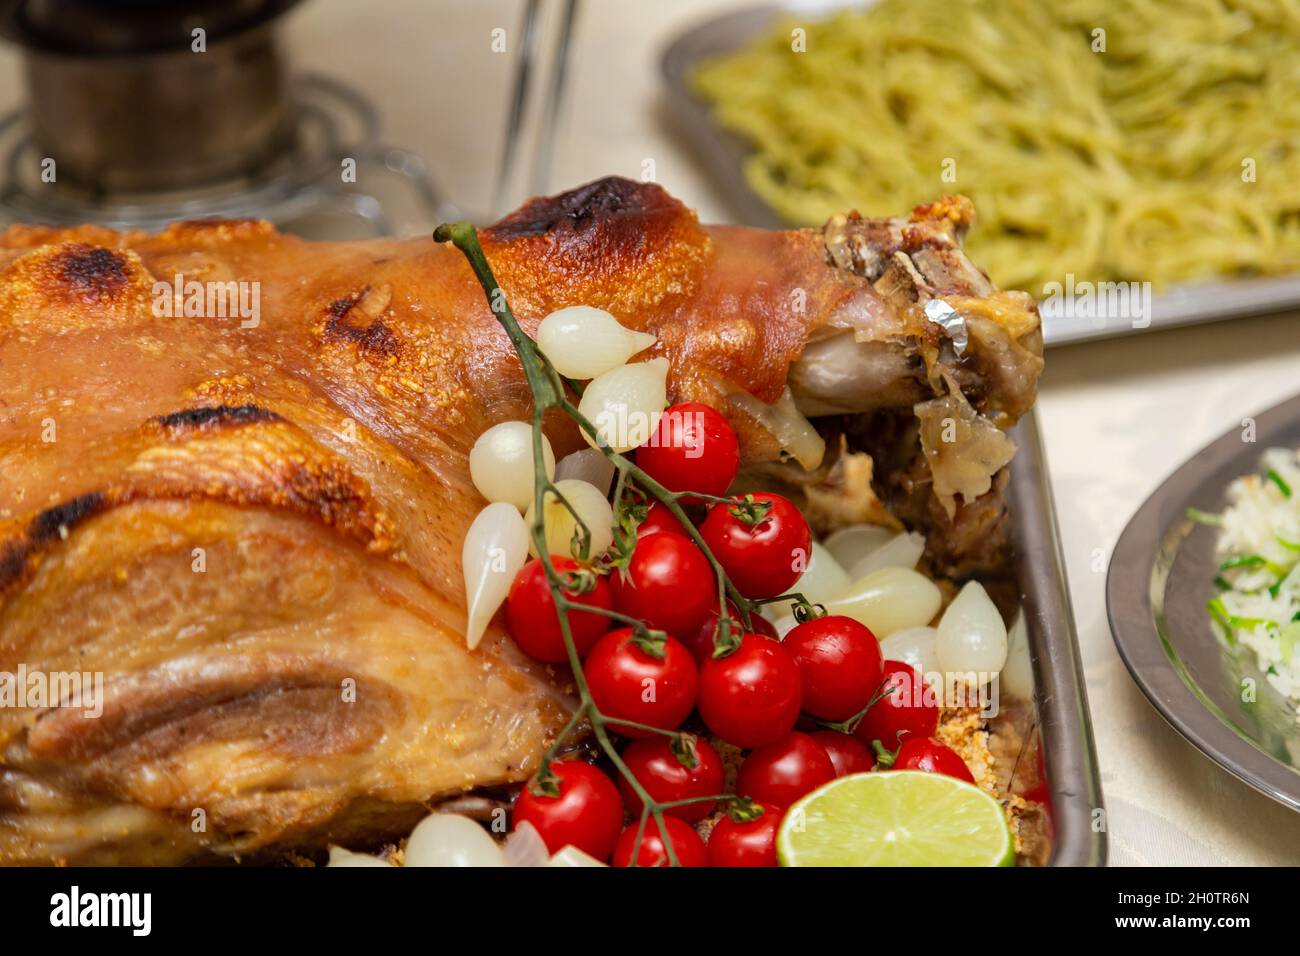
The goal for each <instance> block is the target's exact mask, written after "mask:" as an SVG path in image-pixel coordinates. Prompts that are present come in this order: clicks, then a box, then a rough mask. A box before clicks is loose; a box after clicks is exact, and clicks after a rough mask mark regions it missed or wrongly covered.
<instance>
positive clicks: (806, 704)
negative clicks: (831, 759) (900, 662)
mask: <svg viewBox="0 0 1300 956" xmlns="http://www.w3.org/2000/svg"><path fill="white" fill-rule="evenodd" d="M782 643H783V644H784V645H785V647H786V649H787V650H788V651H789V652H790V653H791V654H793V655H794V659H795V662H796V663H797V664H798V665H799V674H800V676H802V678H803V709H804V712H805V713H808V714H812V716H814V717H820V718H821V719H822V720H848V719H849V718H850V717H852V716H853V715H854V714H856V713H858V712H859V711H860V710H862V708H863V707H866V706H867V703H868V702H869V701H870V700H871V696H872V695H873V694H875V692H876V691H877V690H879V689H880V682H881V679H882V677H883V672H882V670H881V658H880V642H879V641H877V640H876V635H874V634H872V633H871V631H869V630H867V628H865V627H863V626H862V625H861V624H859V623H858V622H857V621H855V620H853V618H851V617H844V616H842V615H839V614H828V615H827V616H826V617H818V618H814V619H813V620H811V621H805V622H804V623H802V624H800V625H798V626H796V627H795V628H793V629H792V630H791V631H790V633H789V634H787V635H786V636H785V640H784V641H783V642H782Z"/></svg>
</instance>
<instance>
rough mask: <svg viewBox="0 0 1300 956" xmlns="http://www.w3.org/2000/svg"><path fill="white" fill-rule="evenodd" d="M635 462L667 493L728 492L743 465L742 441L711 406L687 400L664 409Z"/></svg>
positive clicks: (717, 493)
mask: <svg viewBox="0 0 1300 956" xmlns="http://www.w3.org/2000/svg"><path fill="white" fill-rule="evenodd" d="M636 463H637V464H638V465H640V466H641V468H642V469H643V470H644V471H645V473H646V474H648V475H649V476H650V477H651V478H653V479H655V481H657V482H659V484H661V485H663V486H664V487H665V488H667V489H668V490H669V491H698V492H700V493H701V494H706V495H724V494H726V493H727V489H728V488H729V487H730V486H731V482H732V481H733V480H734V479H735V477H736V471H737V470H738V469H739V468H740V443H739V442H738V441H737V440H736V433H735V432H734V431H732V430H731V426H730V425H728V424H727V420H726V419H725V418H723V417H722V416H721V415H719V414H718V413H717V412H716V411H714V410H713V409H712V408H710V407H709V406H708V405H702V404H700V403H699V402H683V403H681V404H680V405H673V406H671V407H669V408H668V410H667V411H665V412H664V413H663V415H662V416H661V417H660V419H659V427H658V428H657V429H656V430H655V433H654V435H653V436H651V438H650V441H649V442H647V443H646V444H644V445H642V446H641V447H640V448H638V449H637V452H636ZM688 500H689V499H688Z"/></svg>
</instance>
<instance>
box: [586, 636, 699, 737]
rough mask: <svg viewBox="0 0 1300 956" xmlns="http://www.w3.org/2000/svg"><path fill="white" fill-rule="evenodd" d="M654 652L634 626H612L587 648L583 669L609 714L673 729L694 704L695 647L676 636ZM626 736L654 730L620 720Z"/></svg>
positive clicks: (594, 696)
mask: <svg viewBox="0 0 1300 956" xmlns="http://www.w3.org/2000/svg"><path fill="white" fill-rule="evenodd" d="M657 650H658V651H659V652H660V653H661V654H662V656H659V657H655V656H653V655H652V654H651V653H649V652H648V651H647V649H646V648H645V647H641V646H638V644H637V642H636V641H635V640H634V639H633V630H632V628H630V627H623V628H619V629H618V630H617V631H610V632H609V633H608V634H606V635H605V636H604V637H602V638H601V639H600V640H599V641H597V642H596V646H595V647H593V648H592V649H591V651H590V652H589V653H588V654H587V660H586V662H585V663H584V664H583V667H582V672H583V674H585V675H586V677H587V686H588V688H589V689H590V691H591V699H592V700H593V701H595V703H596V706H597V707H598V708H599V709H600V711H601V713H603V714H604V715H605V716H606V717H622V718H623V719H624V720H631V721H634V722H636V723H638V724H649V725H650V726H651V727H662V728H663V729H664V730H673V729H675V728H676V727H677V725H678V724H680V723H681V722H682V721H683V720H685V719H686V717H687V715H688V714H690V712H691V710H692V709H693V708H694V707H695V692H696V689H697V687H698V685H699V677H698V675H697V674H696V671H695V662H694V661H693V660H691V654H690V651H688V650H687V649H686V648H685V647H683V646H682V644H681V642H680V641H678V640H675V639H674V638H671V637H670V638H667V639H666V640H664V641H663V642H662V643H661V644H660V645H659V647H658V648H657ZM614 729H615V730H617V731H618V732H619V733H620V734H622V735H623V736H625V737H644V736H647V735H648V734H650V733H652V731H648V730H638V729H635V728H632V727H624V726H620V725H618V724H615V725H614Z"/></svg>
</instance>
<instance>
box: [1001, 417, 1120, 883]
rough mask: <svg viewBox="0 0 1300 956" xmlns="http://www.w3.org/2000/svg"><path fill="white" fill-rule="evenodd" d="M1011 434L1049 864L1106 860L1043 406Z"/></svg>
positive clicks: (1016, 537)
mask: <svg viewBox="0 0 1300 956" xmlns="http://www.w3.org/2000/svg"><path fill="white" fill-rule="evenodd" d="M1010 434H1011V437H1012V439H1013V440H1014V441H1015V443H1016V448H1017V451H1016V456H1015V458H1013V459H1012V460H1011V466H1010V468H1011V477H1010V481H1009V482H1008V485H1007V508H1008V511H1009V512H1010V517H1011V540H1012V544H1013V546H1014V548H1015V574H1016V582H1017V584H1018V586H1019V590H1020V606H1021V613H1022V614H1023V615H1024V618H1025V625H1026V631H1027V633H1028V636H1029V656H1030V661H1031V662H1032V664H1033V669H1034V705H1035V708H1036V710H1037V715H1038V730H1039V733H1040V734H1041V738H1042V747H1043V763H1044V768H1045V769H1046V771H1047V780H1048V789H1049V791H1050V793H1051V807H1052V823H1053V829H1054V833H1053V838H1052V852H1051V856H1050V858H1049V863H1050V865H1052V866H1102V865H1104V864H1105V862H1106V835H1105V827H1104V821H1105V819H1106V817H1105V813H1104V806H1103V803H1102V795H1101V777H1100V774H1099V773H1098V770H1097V754H1096V751H1095V749H1094V747H1093V741H1092V721H1091V719H1090V718H1089V716H1088V693H1087V689H1086V688H1085V686H1084V680H1083V666H1082V664H1081V663H1080V662H1079V645H1078V638H1077V636H1076V634H1075V630H1074V611H1073V610H1072V609H1071V607H1070V590H1069V587H1068V585H1067V584H1066V580H1065V562H1064V561H1063V560H1062V558H1061V542H1060V535H1059V533H1058V532H1057V528H1056V508H1055V505H1054V504H1053V501H1052V486H1051V480H1050V476H1049V475H1048V472H1047V460H1046V458H1045V456H1044V452H1043V444H1042V441H1041V440H1040V438H1039V434H1038V415H1037V413H1036V412H1032V411H1031V412H1030V413H1029V414H1028V415H1026V416H1025V417H1024V418H1022V419H1021V420H1020V422H1019V423H1018V424H1017V425H1016V427H1015V428H1013V429H1012V430H1011V433H1010ZM1099 822H1100V823H1101V825H1100V826H1099V825H1098V824H1099Z"/></svg>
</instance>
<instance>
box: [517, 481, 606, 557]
mask: <svg viewBox="0 0 1300 956" xmlns="http://www.w3.org/2000/svg"><path fill="white" fill-rule="evenodd" d="M555 487H556V490H558V491H559V493H560V494H561V495H562V496H563V497H564V501H567V502H568V503H569V504H570V505H572V506H573V510H574V511H576V512H577V513H578V516H579V517H580V518H582V522H583V524H585V525H586V526H587V530H588V531H590V532H591V552H590V554H589V555H588V557H593V558H594V557H595V556H596V555H598V554H603V553H604V552H605V550H606V549H607V548H608V547H609V546H610V545H611V544H613V543H614V509H613V508H611V507H610V506H609V502H608V501H606V500H605V495H604V493H603V492H602V491H601V490H600V489H599V488H597V487H596V486H595V485H593V484H591V483H590V482H586V481H579V480H577V479H576V478H566V479H565V480H563V481H557V482H556V483H555ZM535 516H536V509H535V508H532V507H530V508H529V509H528V514H527V515H525V516H524V520H525V521H526V522H527V524H528V526H529V527H530V528H531V527H532V525H533V521H534V518H535ZM543 521H544V522H545V524H544V528H545V531H546V548H547V550H548V551H549V552H550V553H551V554H563V555H568V554H570V553H571V551H572V550H573V549H572V542H573V532H574V529H575V528H577V527H578V524H577V522H576V521H574V520H573V514H572V513H570V511H569V509H568V508H566V507H565V506H564V502H563V501H560V500H559V499H558V498H556V497H555V495H554V494H553V493H551V492H549V491H548V492H547V493H546V506H545V511H544V515H543ZM528 548H529V552H530V553H531V554H534V555H536V553H537V549H536V547H535V546H534V545H533V542H532V538H531V536H530V537H529V542H528Z"/></svg>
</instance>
